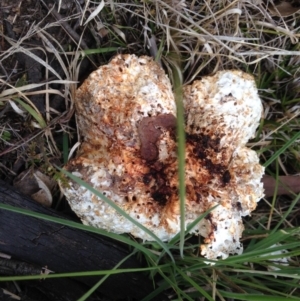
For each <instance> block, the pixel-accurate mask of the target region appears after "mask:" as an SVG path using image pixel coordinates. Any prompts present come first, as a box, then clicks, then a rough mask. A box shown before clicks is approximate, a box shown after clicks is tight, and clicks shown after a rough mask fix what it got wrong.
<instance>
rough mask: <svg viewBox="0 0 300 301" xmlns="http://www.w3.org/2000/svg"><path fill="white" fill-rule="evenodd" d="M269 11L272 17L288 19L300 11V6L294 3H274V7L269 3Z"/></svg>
mask: <svg viewBox="0 0 300 301" xmlns="http://www.w3.org/2000/svg"><path fill="white" fill-rule="evenodd" d="M268 9H269V11H270V14H271V15H272V16H278V17H288V16H291V15H293V14H294V13H296V12H297V11H299V10H300V6H299V4H298V5H296V4H295V3H294V2H293V1H274V5H273V4H271V3H269V5H268Z"/></svg>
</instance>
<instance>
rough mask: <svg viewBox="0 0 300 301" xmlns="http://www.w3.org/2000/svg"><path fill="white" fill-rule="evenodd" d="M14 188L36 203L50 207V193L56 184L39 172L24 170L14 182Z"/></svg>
mask: <svg viewBox="0 0 300 301" xmlns="http://www.w3.org/2000/svg"><path fill="white" fill-rule="evenodd" d="M13 184H14V187H16V188H18V189H19V190H20V191H21V192H22V193H24V194H25V195H28V196H30V197H31V198H32V199H34V200H35V201H36V202H39V203H40V204H42V205H44V206H47V207H50V206H51V205H52V191H53V189H54V188H55V186H56V182H55V181H54V180H53V179H51V178H50V177H48V176H47V175H45V174H43V173H42V172H40V171H39V170H32V169H29V170H25V171H23V172H22V173H20V174H19V175H18V176H17V177H16V178H15V180H14V183H13Z"/></svg>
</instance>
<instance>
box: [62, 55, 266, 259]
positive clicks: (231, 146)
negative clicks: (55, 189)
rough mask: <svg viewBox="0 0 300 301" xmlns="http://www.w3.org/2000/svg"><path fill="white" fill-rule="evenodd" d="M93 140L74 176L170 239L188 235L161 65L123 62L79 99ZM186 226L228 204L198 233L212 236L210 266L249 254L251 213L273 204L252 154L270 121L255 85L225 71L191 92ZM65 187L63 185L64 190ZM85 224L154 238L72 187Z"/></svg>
mask: <svg viewBox="0 0 300 301" xmlns="http://www.w3.org/2000/svg"><path fill="white" fill-rule="evenodd" d="M75 104H76V114H77V121H78V127H79V130H80V134H81V136H82V137H83V143H82V145H81V147H80V150H79V152H78V154H77V157H76V158H74V159H71V160H70V161H69V162H68V164H67V165H66V166H65V169H66V170H68V171H70V172H72V173H73V174H74V175H76V176H79V177H80V178H81V179H82V180H84V181H86V182H87V183H89V184H91V185H92V186H93V187H94V188H96V189H97V190H99V191H101V192H102V193H103V194H105V195H106V196H107V197H108V198H110V199H111V200H112V201H113V202H115V203H116V204H117V205H118V206H119V207H120V208H122V209H123V210H124V211H125V212H126V213H128V214H129V215H130V216H131V217H133V218H134V219H136V220H137V221H138V222H140V223H141V224H142V225H144V226H145V227H147V228H148V229H149V230H151V231H152V232H154V233H155V234H156V235H157V236H158V237H159V238H160V239H162V240H170V239H171V238H172V237H174V236H175V235H176V234H177V233H178V232H179V231H180V206H179V198H178V166H177V149H176V129H175V127H176V119H175V116H176V105H175V100H174V96H173V93H172V87H171V84H170V81H169V79H168V77H167V76H166V75H165V73H164V71H163V70H162V69H161V67H159V66H158V64H156V63H155V62H154V61H153V60H152V59H151V58H149V57H146V56H143V57H136V56H135V55H117V56H116V57H115V58H113V60H112V61H111V62H110V63H109V64H108V65H105V66H101V67H100V68H99V69H98V70H96V71H95V72H93V73H92V74H91V75H90V76H89V78H88V79H87V80H86V81H85V82H84V83H83V84H82V85H81V87H80V88H79V89H78V90H77V93H76V99H75ZM184 109H185V117H186V125H185V126H186V128H185V130H186V150H185V153H186V166H185V179H186V205H185V206H186V208H185V223H186V226H187V225H188V224H190V223H191V222H193V221H194V220H195V219H196V218H197V217H199V215H201V214H203V213H204V212H206V211H207V210H208V209H210V208H212V207H214V206H216V205H218V206H217V207H216V208H215V209H214V210H213V211H212V212H211V213H210V214H208V215H207V216H206V218H204V219H202V220H201V221H200V222H199V223H198V224H197V225H196V226H195V227H194V228H193V229H192V230H191V233H195V234H199V235H201V236H203V237H204V241H203V244H202V245H201V253H202V255H204V256H205V257H206V258H208V259H217V258H226V257H227V256H228V255H229V254H234V253H238V254H240V253H241V252H242V245H241V243H240V241H239V239H240V237H241V235H242V231H243V223H242V216H245V215H249V214H250V212H251V211H253V210H254V209H255V207H256V203H257V202H258V201H259V200H260V198H261V197H263V185H262V183H261V178H262V175H263V172H264V169H263V167H262V166H260V165H259V160H258V156H257V154H256V153H255V152H254V151H252V150H251V149H249V148H247V147H246V143H247V141H248V140H249V139H250V138H251V137H253V136H254V134H255V130H256V128H257V126H258V124H259V120H260V117H261V114H262V105H261V101H260V99H259V97H258V93H257V89H256V86H255V83H254V80H253V78H252V77H251V76H249V75H247V74H245V73H243V72H240V71H221V72H218V73H216V74H215V75H213V76H208V77H204V78H202V79H201V80H199V81H195V82H194V83H193V84H192V85H189V86H186V87H185V88H184ZM61 186H62V185H61ZM62 189H63V191H64V194H65V195H66V198H67V200H68V201H69V203H70V205H71V207H72V209H73V210H74V211H75V213H76V214H77V215H78V216H79V217H80V218H81V220H82V221H83V223H85V224H88V225H92V226H95V227H99V228H102V229H106V230H107V231H111V232H114V233H131V234H132V235H134V236H136V237H139V238H141V239H143V240H151V239H152V238H151V237H150V236H149V235H148V234H147V233H145V232H144V231H143V230H141V229H140V228H139V227H137V226H136V225H134V224H133V223H131V222H130V221H128V220H127V219H126V218H124V217H123V216H121V215H119V214H117V213H116V212H115V210H114V209H113V208H111V207H110V206H109V205H108V204H107V203H106V202H104V201H103V200H101V199H100V198H98V197H96V196H95V195H93V194H92V193H91V192H90V191H88V190H87V189H85V188H84V187H81V186H79V185H78V184H76V183H75V182H74V181H72V180H69V185H67V186H64V187H62Z"/></svg>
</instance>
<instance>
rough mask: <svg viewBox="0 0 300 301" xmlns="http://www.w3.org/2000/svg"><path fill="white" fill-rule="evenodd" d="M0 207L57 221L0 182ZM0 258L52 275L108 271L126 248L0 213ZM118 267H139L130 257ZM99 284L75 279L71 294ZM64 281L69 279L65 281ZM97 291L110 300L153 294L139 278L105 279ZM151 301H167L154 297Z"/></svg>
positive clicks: (143, 277) (146, 281)
mask: <svg viewBox="0 0 300 301" xmlns="http://www.w3.org/2000/svg"><path fill="white" fill-rule="evenodd" d="M0 203H2V204H7V205H12V206H15V207H20V208H24V209H28V210H31V211H35V212H39V213H43V214H47V215H51V216H55V217H62V215H61V214H59V213H57V212H56V211H54V210H52V209H49V208H46V207H43V206H41V205H40V204H38V203H36V202H34V201H32V200H31V199H30V198H29V197H26V196H24V195H22V194H20V193H19V192H18V191H16V189H15V188H13V187H11V186H8V185H7V184H6V183H5V182H3V181H0ZM63 218H65V217H63ZM0 252H2V253H5V254H9V255H11V256H12V259H13V260H19V261H22V262H27V263H30V264H33V265H34V266H38V267H45V266H47V267H48V269H50V270H52V271H54V272H56V273H65V272H78V271H97V270H98V271H99V270H109V269H112V268H113V267H114V266H115V265H116V264H118V263H119V262H120V261H121V260H122V259H123V258H124V257H126V256H127V255H128V254H129V253H130V252H129V250H128V248H127V247H126V246H122V245H120V244H118V243H116V242H114V241H113V240H110V239H108V238H106V237H102V236H101V235H96V234H92V233H88V232H85V231H81V230H78V229H74V228H71V227H66V226H62V225H60V224H57V223H53V222H48V221H45V220H41V219H38V218H33V217H30V216H26V215H23V214H18V213H14V212H11V211H8V210H3V209H0ZM121 267H122V268H138V267H142V264H141V263H140V262H139V261H138V260H137V259H136V258H135V257H131V258H129V259H128V260H127V261H126V262H125V263H124V264H123V265H122V266H121ZM63 279H64V278H60V279H47V280H45V281H40V285H42V283H43V282H44V283H47V282H49V285H50V286H51V285H53V283H54V285H53V286H55V281H56V282H57V281H64V280H63ZM99 279H100V278H99V277H82V278H80V279H76V280H75V281H78V283H79V284H80V285H79V286H78V287H76V289H74V291H78V292H76V294H80V293H81V291H82V290H84V289H85V288H88V287H91V286H92V285H94V284H95V283H96V282H98V281H99ZM49 280H51V283H50V281H49ZM68 281H74V279H73V278H69V279H68ZM0 284H1V283H0ZM81 287H82V289H81ZM98 291H100V292H101V293H102V294H103V295H105V296H107V297H109V298H110V299H112V300H118V299H119V300H122V299H125V298H127V297H129V298H131V299H132V300H141V299H142V298H143V297H145V296H147V295H148V294H149V293H151V292H152V291H153V283H152V281H151V280H150V279H149V278H148V277H147V275H145V274H142V273H124V274H118V275H112V276H110V277H108V279H107V280H106V281H105V282H104V283H103V284H102V285H101V286H100V288H99V289H98ZM79 297H80V296H77V297H76V298H75V297H74V296H73V295H72V296H70V297H68V299H66V300H76V299H77V298H79ZM52 300H56V299H54V298H53V299H52ZM97 300H99V299H97ZM155 300H167V298H166V297H165V296H162V295H160V296H159V297H158V298H157V299H155Z"/></svg>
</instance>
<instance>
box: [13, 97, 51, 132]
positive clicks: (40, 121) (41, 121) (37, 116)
mask: <svg viewBox="0 0 300 301" xmlns="http://www.w3.org/2000/svg"><path fill="white" fill-rule="evenodd" d="M13 100H14V101H16V102H17V103H18V104H19V105H21V106H22V107H23V108H24V109H25V110H26V111H27V112H28V113H29V114H30V115H31V116H32V117H33V118H34V119H35V120H36V121H37V122H38V124H39V125H40V127H41V128H42V129H43V128H45V127H46V126H47V125H46V122H45V120H44V118H43V116H42V115H41V114H40V113H38V112H36V111H35V110H34V109H33V108H32V107H31V106H30V105H28V104H27V103H25V102H24V101H22V100H21V99H19V98H17V97H15V98H14V99H13Z"/></svg>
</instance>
